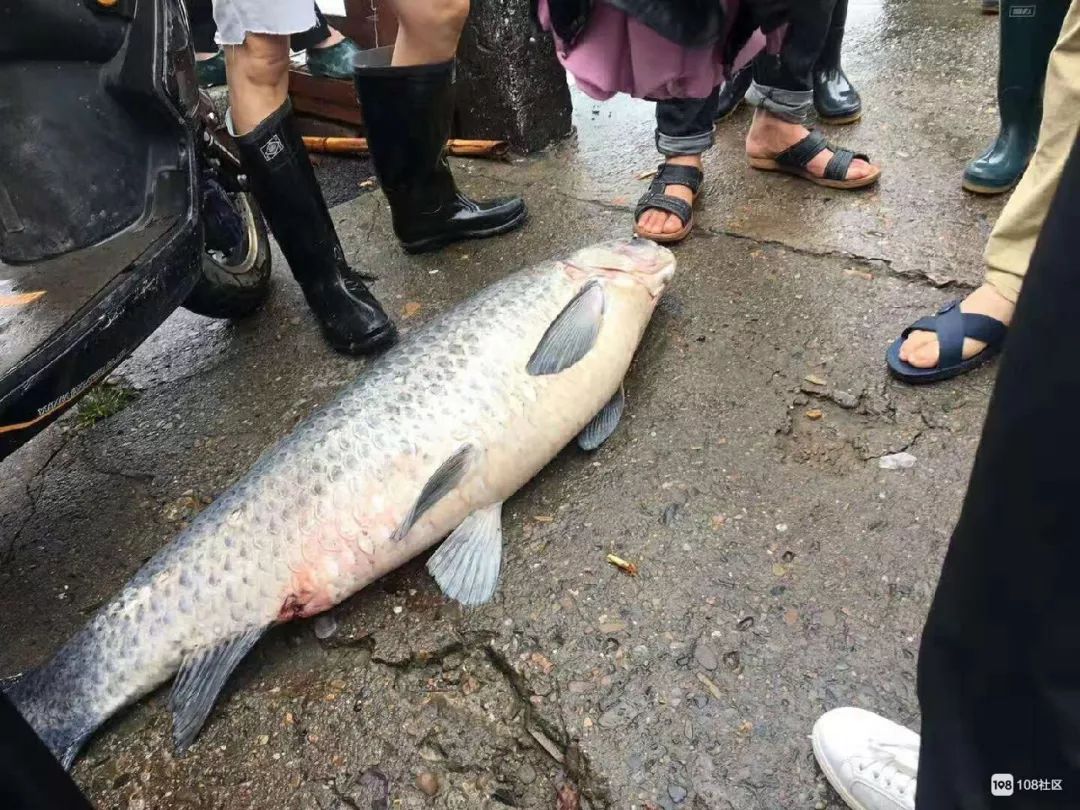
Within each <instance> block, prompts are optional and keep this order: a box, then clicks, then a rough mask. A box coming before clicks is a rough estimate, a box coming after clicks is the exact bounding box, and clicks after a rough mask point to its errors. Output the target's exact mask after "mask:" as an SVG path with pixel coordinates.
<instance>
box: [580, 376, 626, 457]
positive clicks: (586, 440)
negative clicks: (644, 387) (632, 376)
mask: <svg viewBox="0 0 1080 810" xmlns="http://www.w3.org/2000/svg"><path fill="white" fill-rule="evenodd" d="M625 407H626V394H625V393H624V392H623V387H622V386H621V385H620V386H619V390H618V391H616V392H615V396H613V397H612V398H611V399H610V400H609V401H608V404H607V405H605V406H604V407H603V408H601V409H600V413H598V414H597V415H596V416H594V417H593V420H592V421H591V422H589V424H587V425H586V426H585V429H584V430H583V431H581V433H579V434H578V437H577V443H578V447H580V448H581V449H582V450H595V449H596V448H598V447H599V446H600V445H602V444H603V443H604V442H606V441H607V440H608V439H609V438H611V434H612V433H614V432H615V428H617V427H618V426H619V420H620V419H622V415H623V409H624V408H625Z"/></svg>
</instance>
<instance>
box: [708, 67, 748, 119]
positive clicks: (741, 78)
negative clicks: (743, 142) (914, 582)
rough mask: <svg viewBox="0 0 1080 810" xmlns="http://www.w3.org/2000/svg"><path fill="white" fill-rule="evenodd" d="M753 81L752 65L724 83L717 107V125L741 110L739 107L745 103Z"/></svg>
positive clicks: (738, 71)
mask: <svg viewBox="0 0 1080 810" xmlns="http://www.w3.org/2000/svg"><path fill="white" fill-rule="evenodd" d="M753 80H754V70H753V68H752V67H751V66H750V65H746V66H745V67H743V68H741V69H740V70H737V71H735V73H733V74H732V75H731V78H730V79H728V80H727V81H726V82H724V86H723V87H721V88H720V98H719V100H718V101H717V105H716V122H717V123H720V122H721V121H724V120H726V119H728V118H730V117H731V116H732V115H734V114H735V111H736V110H737V109H739V105H740V104H742V103H743V99H744V98H745V97H746V91H747V90H749V89H750V83H751V82H752V81H753Z"/></svg>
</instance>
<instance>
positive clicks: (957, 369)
mask: <svg viewBox="0 0 1080 810" xmlns="http://www.w3.org/2000/svg"><path fill="white" fill-rule="evenodd" d="M917 330H921V331H924V332H937V336H938V345H939V347H940V349H939V353H938V364H937V365H936V366H934V367H933V368H916V367H915V366H912V365H909V364H908V363H905V362H904V361H903V360H901V359H900V346H901V345H902V344H903V342H904V341H905V340H907V337H908V335H910V334H911V333H912V332H915V331H917ZM1008 332H1009V327H1007V326H1006V325H1005V324H1003V323H1002V322H1001V321H999V320H998V319H997V318H991V317H990V316H989V315H978V314H976V313H972V312H961V311H960V302H959V301H953V302H952V303H949V304H946V305H945V306H944V307H942V308H941V309H940V310H939V311H938V313H937V314H936V315H930V316H927V317H925V318H919V320H917V321H915V323H913V324H912V325H911V326H909V327H908V328H907V329H905V330H904V331H903V333H902V334H901V335H900V337H899V338H897V339H896V340H895V341H894V342H893V344H892V345H891V346H890V347H889V350H888V351H887V352H886V353H885V362H886V363H887V364H888V366H889V371H890V372H891V373H892V375H893V376H894V377H896V378H897V379H899V380H903V381H904V382H906V383H912V384H913V385H918V384H919V383H932V382H940V381H941V380H948V379H951V378H953V377H958V376H960V375H961V374H965V373H966V372H968V371H971V370H972V369H974V368H977V367H978V366H981V365H982V364H983V363H985V362H987V361H988V360H991V359H992V358H994V357H995V356H996V355H998V354H999V353H1000V352H1001V347H1002V346H1003V345H1004V343H1005V336H1006V335H1007V334H1008ZM964 338H972V339H973V340H981V341H982V342H983V343H985V344H986V348H984V349H983V350H982V351H981V352H979V353H978V354H976V355H975V356H974V357H969V358H968V359H967V360H965V359H964V354H963V352H964Z"/></svg>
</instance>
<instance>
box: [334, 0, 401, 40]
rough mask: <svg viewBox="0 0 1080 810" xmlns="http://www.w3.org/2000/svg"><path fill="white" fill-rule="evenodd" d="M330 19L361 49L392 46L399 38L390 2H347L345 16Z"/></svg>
mask: <svg viewBox="0 0 1080 810" xmlns="http://www.w3.org/2000/svg"><path fill="white" fill-rule="evenodd" d="M372 6H374V11H373V10H372ZM329 19H331V23H330V24H331V25H333V26H334V27H335V28H337V29H338V30H339V31H341V32H342V33H343V34H345V36H347V37H349V38H350V39H352V40H353V41H354V42H355V43H356V44H357V45H359V46H360V47H361V48H377V47H379V46H382V45H391V44H393V42H394V38H395V37H397V17H396V16H394V10H393V8H392V7H391V5H390V2H389V0H345V16H344V17H336V18H329ZM334 20H337V21H338V22H340V25H339V24H338V22H335V21H334Z"/></svg>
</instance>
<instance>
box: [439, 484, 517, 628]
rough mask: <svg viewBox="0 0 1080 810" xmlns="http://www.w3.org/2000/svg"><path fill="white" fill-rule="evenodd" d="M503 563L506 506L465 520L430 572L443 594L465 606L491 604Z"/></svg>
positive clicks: (493, 505)
mask: <svg viewBox="0 0 1080 810" xmlns="http://www.w3.org/2000/svg"><path fill="white" fill-rule="evenodd" d="M501 563H502V504H501V503H496V504H492V505H491V506H487V507H484V508H483V509H478V510H476V511H475V512H473V513H472V514H471V515H469V516H468V517H467V518H465V520H464V521H462V523H461V525H460V526H458V527H457V528H456V529H454V531H453V533H452V534H451V535H450V536H449V537H448V538H446V542H444V543H443V544H442V545H441V546H439V549H438V551H436V552H435V553H434V554H432V555H431V559H429V560H428V563H427V569H428V571H429V572H430V573H431V575H432V576H433V577H435V581H436V582H437V583H439V587H440V588H441V589H442V592H443V593H444V594H446V595H447V596H448V597H450V598H451V599H456V600H457V601H458V602H461V604H463V605H468V606H470V607H471V606H475V605H482V604H483V603H484V602H488V601H490V600H491V598H492V597H493V596H494V595H495V589H496V587H497V586H498V584H499V566H500V565H501Z"/></svg>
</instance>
